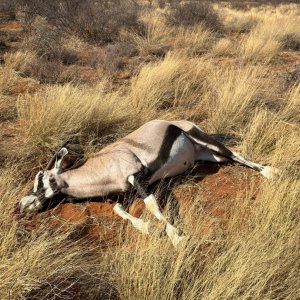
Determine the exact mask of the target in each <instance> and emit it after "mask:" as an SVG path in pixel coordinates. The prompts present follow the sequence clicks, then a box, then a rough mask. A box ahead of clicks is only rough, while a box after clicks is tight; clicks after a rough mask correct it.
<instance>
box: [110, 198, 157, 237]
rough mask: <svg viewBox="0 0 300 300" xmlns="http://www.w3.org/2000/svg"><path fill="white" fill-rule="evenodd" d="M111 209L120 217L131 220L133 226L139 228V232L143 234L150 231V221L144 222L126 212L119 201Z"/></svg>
mask: <svg viewBox="0 0 300 300" xmlns="http://www.w3.org/2000/svg"><path fill="white" fill-rule="evenodd" d="M113 210H114V212H115V213H116V214H117V215H118V216H120V217H121V218H122V219H124V220H128V221H129V222H131V224H132V225H133V227H134V228H136V229H137V230H139V231H140V232H142V233H144V234H150V232H151V225H150V223H149V222H145V221H144V220H143V219H140V218H136V217H134V216H132V215H131V214H129V213H128V212H126V211H125V210H124V208H123V206H122V205H121V204H120V203H117V204H116V205H115V206H114V208H113Z"/></svg>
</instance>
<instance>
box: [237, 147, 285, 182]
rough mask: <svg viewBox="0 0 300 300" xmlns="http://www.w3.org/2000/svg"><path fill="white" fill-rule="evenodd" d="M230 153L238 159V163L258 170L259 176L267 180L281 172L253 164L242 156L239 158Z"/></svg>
mask: <svg viewBox="0 0 300 300" xmlns="http://www.w3.org/2000/svg"><path fill="white" fill-rule="evenodd" d="M232 153H233V155H234V156H235V157H236V158H237V159H238V161H239V162H240V163H243V164H245V165H246V166H249V167H250V168H253V169H258V170H259V173H260V174H261V175H263V176H264V177H266V178H268V179H272V178H274V176H276V175H280V174H281V171H280V170H279V169H277V168H274V167H271V166H263V165H260V164H257V163H254V162H252V161H248V160H246V159H245V158H243V157H242V156H240V155H239V154H238V153H236V152H232Z"/></svg>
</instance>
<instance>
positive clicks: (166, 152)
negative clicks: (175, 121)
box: [149, 125, 182, 173]
mask: <svg viewBox="0 0 300 300" xmlns="http://www.w3.org/2000/svg"><path fill="white" fill-rule="evenodd" d="M181 133H182V130H181V129H180V128H178V127H176V126H175V125H169V126H168V128H167V130H166V132H165V136H164V138H163V142H162V145H161V148H160V149H159V152H158V154H157V158H156V159H155V160H154V161H153V162H151V163H150V164H149V169H150V170H151V172H152V173H153V172H155V171H156V170H158V169H159V168H160V167H161V166H162V165H164V164H165V163H166V162H167V160H168V159H169V157H170V152H171V149H172V146H173V144H174V142H175V140H176V139H177V138H178V137H179V136H180V134H181Z"/></svg>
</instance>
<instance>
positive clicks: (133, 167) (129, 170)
mask: <svg viewBox="0 0 300 300" xmlns="http://www.w3.org/2000/svg"><path fill="white" fill-rule="evenodd" d="M67 153H68V151H67V149H66V148H61V150H60V151H58V152H57V153H56V155H55V157H54V159H53V160H52V163H50V164H48V166H47V168H46V170H44V171H40V172H38V174H37V175H36V177H35V182H34V186H33V190H32V191H31V192H30V193H29V195H27V196H26V197H24V198H22V200H21V201H20V202H19V208H20V212H21V214H24V213H26V212H36V211H39V210H40V209H42V208H43V207H44V206H45V205H46V204H47V202H49V201H50V199H51V198H53V196H54V195H55V194H57V193H62V194H65V195H69V196H72V197H75V198H79V199H80V198H89V197H96V196H106V195H110V194H116V193H121V192H126V191H128V190H129V189H130V187H133V188H135V189H136V191H137V193H138V194H139V195H140V196H141V197H142V198H143V199H144V202H145V207H146V209H147V210H149V211H150V212H151V213H152V214H153V215H154V216H155V217H156V218H157V219H158V220H159V221H160V222H162V223H164V224H165V231H166V234H167V236H168V237H169V238H170V239H171V242H172V243H173V245H174V246H177V245H178V244H179V243H180V241H181V240H182V239H183V236H180V234H179V231H178V229H177V228H175V227H174V226H173V225H171V224H170V223H169V222H168V221H167V219H166V218H165V217H164V215H163V214H162V213H161V211H160V209H159V206H158V203H157V201H156V199H155V197H154V196H153V194H151V195H147V193H146V189H145V186H147V185H150V184H152V183H153V182H155V181H158V180H160V179H163V178H166V177H172V176H175V175H178V174H181V173H183V172H184V171H186V170H187V169H188V168H191V167H192V166H193V165H194V163H195V161H199V160H201V161H210V162H217V163H220V162H238V163H240V164H241V165H244V166H247V167H249V168H252V169H254V170H257V171H259V172H260V173H261V174H262V175H264V176H265V177H271V176H272V174H274V173H277V172H278V170H277V169H275V168H271V167H269V166H262V165H260V164H257V163H254V162H251V161H248V160H246V159H245V158H243V157H241V156H240V155H238V154H236V153H235V152H232V151H230V150H229V149H228V148H226V147H225V146H224V145H223V144H221V143H220V142H218V141H216V140H215V139H213V138H212V137H210V136H209V135H208V134H206V133H204V132H203V131H202V130H201V129H200V128H199V127H197V126H196V125H195V124H193V123H191V122H188V121H184V120H182V121H164V120H153V121H150V122H148V123H146V124H144V125H143V126H141V127H140V128H138V129H137V130H135V131H134V132H132V133H130V134H129V135H127V136H125V137H124V138H122V139H120V140H118V141H117V142H115V143H113V144H111V145H109V146H107V147H105V148H103V149H102V150H101V151H100V152H98V153H96V154H94V156H92V157H91V158H89V159H88V160H87V161H86V162H85V163H84V164H83V165H81V166H80V167H78V168H75V169H71V170H68V171H65V172H64V171H63V169H62V162H63V160H64V157H65V156H66V155H67ZM53 165H54V167H53ZM52 167H53V168H52ZM51 168H52V169H51ZM50 169H51V170H50ZM114 211H115V213H116V214H117V215H119V216H120V217H121V218H123V219H126V220H128V221H130V222H131V223H132V225H133V226H134V227H135V228H136V229H137V230H139V231H141V232H143V233H145V234H150V233H151V228H152V227H151V225H150V224H149V222H145V221H144V220H142V219H140V218H136V217H133V216H132V215H130V214H129V213H127V212H126V211H125V210H124V208H123V206H122V204H120V203H117V204H116V205H115V206H114Z"/></svg>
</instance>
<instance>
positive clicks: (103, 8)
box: [20, 0, 139, 43]
mask: <svg viewBox="0 0 300 300" xmlns="http://www.w3.org/2000/svg"><path fill="white" fill-rule="evenodd" d="M20 1H21V3H22V6H23V12H24V13H26V14H27V15H32V16H41V17H44V18H46V20H47V21H48V22H49V23H50V24H51V25H54V26H56V27H57V28H59V29H61V30H63V31H65V32H68V33H71V34H76V35H79V36H80V37H82V38H84V39H86V40H88V41H92V42H101V43H107V42H112V41H113V40H114V39H115V38H116V37H117V36H118V34H119V31H120V30H121V29H122V28H124V27H126V28H134V27H138V26H139V22H138V14H139V5H138V4H137V3H136V2H135V1H130V0H115V1H109V0H105V1H100V0H98V1H94V0H87V1H80V0H63V1H58V0H54V1H43V0H20Z"/></svg>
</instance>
